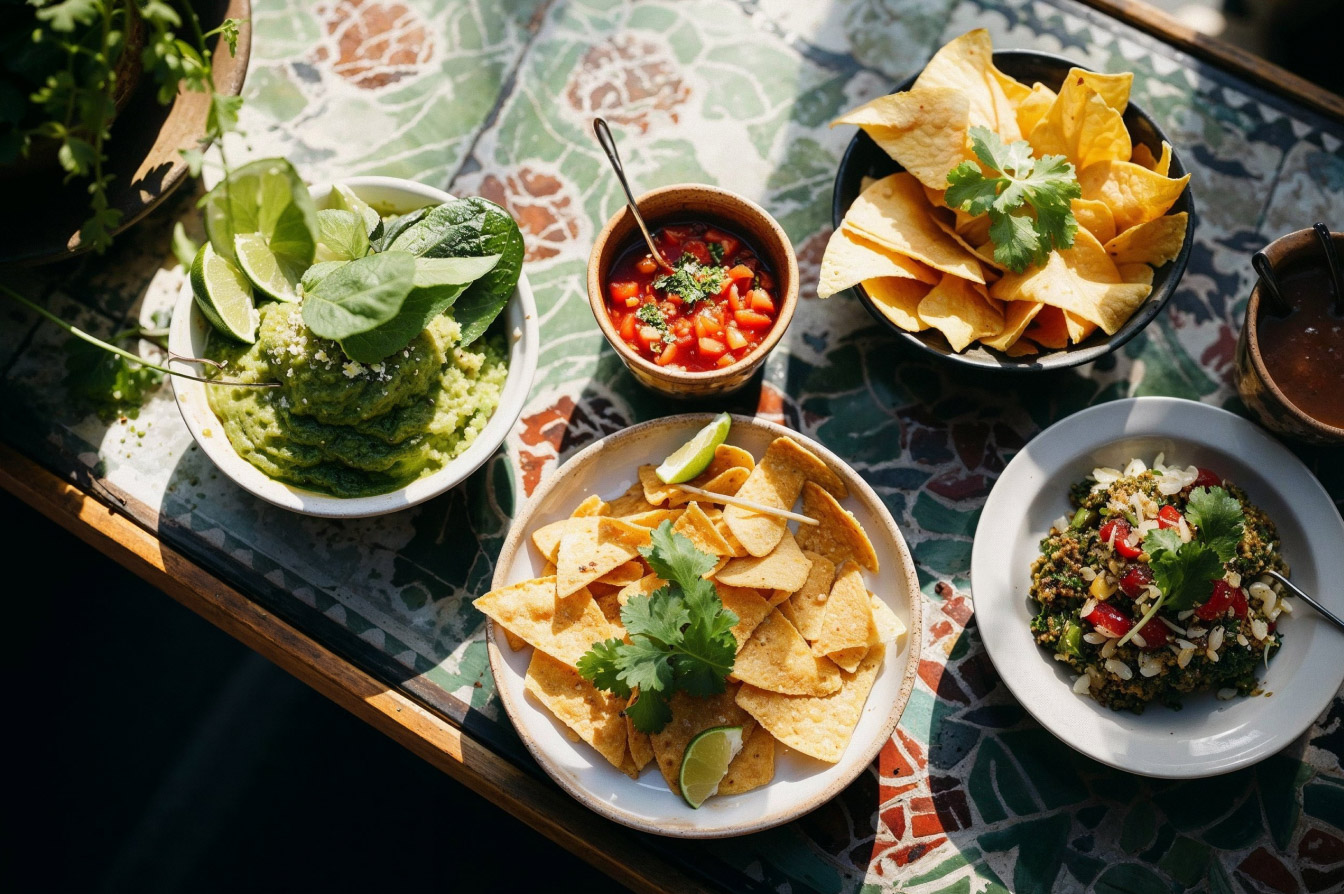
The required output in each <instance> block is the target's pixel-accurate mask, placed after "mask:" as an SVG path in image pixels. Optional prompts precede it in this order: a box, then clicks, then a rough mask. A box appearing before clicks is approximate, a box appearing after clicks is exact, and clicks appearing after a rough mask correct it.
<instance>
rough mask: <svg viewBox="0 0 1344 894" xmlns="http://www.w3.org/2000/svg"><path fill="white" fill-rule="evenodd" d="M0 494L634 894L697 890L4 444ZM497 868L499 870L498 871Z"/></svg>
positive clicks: (556, 793)
mask: <svg viewBox="0 0 1344 894" xmlns="http://www.w3.org/2000/svg"><path fill="white" fill-rule="evenodd" d="M0 488H3V489H4V490H6V491H8V492H9V493H10V494H12V495H13V496H14V497H16V498H17V499H19V500H21V501H23V502H24V503H26V504H27V505H29V506H31V507H32V508H34V509H36V510H37V511H38V512H40V513H42V514H43V515H44V516H46V517H47V518H49V519H51V520H52V521H54V522H56V523H57V524H59V525H60V526H61V527H63V528H65V529H66V530H67V531H69V532H70V533H72V534H74V535H75V536H77V537H78V538H79V539H80V540H82V541H84V542H85V543H87V544H89V545H90V546H92V547H94V548H95V549H97V550H98V551H99V552H101V553H103V554H104V555H106V556H108V557H109V558H111V559H113V560H114V561H116V562H117V563H118V564H120V565H122V566H123V567H125V568H126V569H128V570H130V571H132V572H134V573H135V574H137V575H138V576H139V577H141V578H142V579H144V580H145V581H146V582H148V583H150V584H152V585H154V586H155V587H157V588H158V589H160V590H162V591H163V592H164V593H166V594H168V595H169V596H171V597H172V598H173V599H174V600H176V601H177V602H179V603H181V604H182V605H184V606H186V607H187V608H189V609H191V610H192V611H194V612H195V613H196V614H198V615H200V616H201V617H202V618H204V619H205V620H207V621H209V622H210V623H212V624H214V625H215V626H216V627H218V628H219V629H220V630H222V631H224V632H225V633H227V634H229V635H230V636H232V637H233V638H234V639H236V640H238V641H239V642H241V643H242V644H243V645H245V646H247V647H248V648H250V649H252V650H253V651H255V652H257V653H258V654H260V655H261V656H262V657H264V658H266V659H268V660H269V661H271V662H273V663H274V664H276V665H277V666H278V667H280V668H281V669H283V670H285V671H287V672H288V673H290V674H292V675H293V676H295V677H296V678H298V679H299V680H301V681H302V682H304V683H306V684H307V685H308V686H310V687H312V688H313V689H314V690H316V691H317V692H319V693H321V694H322V695H324V696H326V697H327V698H329V699H331V701H333V702H335V703H336V704H338V705H340V706H341V707H342V708H345V709H346V710H347V711H349V712H350V713H351V714H353V715H355V716H356V717H358V718H360V719H361V720H363V721H365V722H366V723H368V724H369V725H370V726H373V727H374V728H375V729H378V730H379V731H381V732H382V733H384V734H385V735H387V736H388V737H389V738H391V739H393V740H394V741H396V742H397V743H399V744H400V745H402V746H404V747H405V748H406V749H408V750H409V751H411V752H412V753H414V754H416V755H418V756H419V757H421V758H423V759H424V760H426V761H428V762H429V763H430V764H432V765H433V766H435V767H437V768H438V769H440V770H442V771H443V772H445V773H447V774H448V775H449V776H451V777H452V778H453V779H455V780H457V781H458V782H460V783H462V784H463V785H465V786H466V787H467V788H470V789H471V790H472V791H474V792H475V793H476V794H478V795H480V796H481V797H483V798H486V799H487V800H489V801H491V802H492V803H494V804H496V805H498V806H500V807H502V808H503V809H505V810H507V811H508V812H509V813H510V814H512V815H513V816H514V817H516V818H517V819H519V820H521V821H522V822H524V823H526V824H527V825H529V826H531V827H532V828H533V829H535V830H537V831H538V832H540V833H541V834H543V835H545V836H546V837H547V838H549V839H551V840H552V841H554V842H556V843H557V844H559V845H560V846H562V847H564V848H565V849H566V850H569V851H570V852H572V853H574V854H575V855H576V856H578V857H580V858H582V859H583V860H585V861H587V862H588V863H589V864H591V865H592V866H594V867H596V868H597V869H600V870H601V871H603V872H605V873H607V874H608V875H610V876H611V877H612V878H613V879H615V880H617V881H619V882H621V883H622V884H624V885H627V886H629V887H631V888H633V889H635V890H638V891H656V892H668V891H678V892H679V891H686V892H693V891H701V890H703V886H702V885H700V884H699V883H698V882H696V881H694V880H693V879H691V878H690V877H689V876H687V875H685V874H684V873H682V872H681V871H680V870H678V869H677V868H675V867H674V866H673V865H671V864H670V863H667V862H666V861H664V860H661V859H660V858H658V857H655V856H652V855H650V854H649V853H648V852H647V851H646V850H644V849H642V848H639V847H638V846H637V844H635V843H634V842H632V841H630V840H628V839H626V838H625V837H624V836H623V835H621V834H619V832H618V834H616V835H613V834H612V831H613V830H612V827H611V825H610V824H609V823H607V821H605V820H603V819H601V818H600V817H597V816H595V815H594V814H592V813H591V812H589V811H588V810H586V809H584V808H583V807H581V806H580V805H578V804H575V803H574V801H573V800H572V799H570V798H569V797H568V796H567V795H565V794H564V793H563V792H562V791H560V790H559V789H558V788H554V787H552V786H549V785H547V784H545V783H542V782H540V781H538V780H537V779H535V778H533V777H531V776H529V775H527V774H525V773H523V772H522V771H521V770H519V769H517V768H516V767H514V766H513V765H512V764H509V763H508V762H507V761H505V760H504V759H503V758H501V757H500V756H499V755H497V754H495V753H494V752H493V751H491V750H490V749H488V748H486V747H485V746H484V745H482V744H481V743H479V742H477V741H476V740H475V739H473V738H472V737H471V736H470V735H468V734H466V733H464V732H463V731H462V730H461V729H459V728H458V727H457V726H455V725H453V724H452V723H450V722H449V721H448V720H447V719H446V718H444V717H442V716H440V715H439V714H437V713H435V712H433V711H431V710H430V709H429V708H427V707H425V706H424V705H422V704H420V703H419V702H416V701H413V700H412V699H410V698H408V697H406V696H405V695H403V694H401V693H399V692H396V691H393V690H391V689H389V687H388V685H387V684H385V683H382V682H381V681H379V680H377V679H376V678H374V677H372V676H370V675H369V674H367V673H365V672H364V671H362V670H360V669H359V668H357V667H355V666H354V665H352V664H350V663H349V662H348V661H346V660H344V659H342V658H340V657H339V656H337V655H336V654H334V653H332V652H331V651H330V650H328V649H326V648H325V647H323V646H322V645H321V644H319V643H318V642H317V641H315V640H313V639H311V638H310V637H308V636H306V635H305V634H303V633H302V632H300V631H299V630H298V629H296V628H294V627H292V626H290V625H289V624H287V623H285V622H284V621H282V620H280V619H279V618H276V617H275V616H274V615H271V614H270V613H268V612H266V611H265V610H263V609H262V608H261V607H260V606H258V605H256V604H255V603H253V602H252V601H251V600H249V599H248V598H247V597H246V596H244V595H243V594H242V593H240V592H238V591H237V590H235V589H233V588H232V587H230V586H228V585H227V584H225V583H223V582H222V581H220V580H219V579H218V578H216V577H214V576H213V575H211V574H209V573H208V572H206V571H205V570H204V569H202V568H201V567H200V566H198V565H196V564H195V563H194V562H192V561H190V560H189V559H187V558H186V557H185V556H183V555H181V554H180V553H178V552H176V551H175V550H173V549H171V548H170V547H167V546H165V545H164V544H162V543H161V542H160V541H159V540H158V539H157V538H156V537H154V535H152V534H151V533H149V532H148V531H145V530H144V529H143V528H141V527H140V526H139V525H137V524H135V523H134V522H133V521H131V520H130V519H128V518H127V517H126V516H125V515H123V514H121V513H119V512H115V511H113V510H112V509H110V508H109V507H108V506H107V505H105V504H103V503H100V502H99V501H97V500H95V499H93V498H92V497H90V496H89V495H87V494H86V493H84V492H83V491H82V490H80V489H79V488H77V487H75V486H74V485H72V484H69V483H67V482H65V481H62V480H61V479H60V478H58V477H57V476H56V475H55V474H53V473H52V472H50V471H48V470H47V469H45V468H43V467H41V466H39V465H38V464H37V463H35V462H33V461H32V460H30V459H28V458H27V457H25V456H23V455H22V454H20V453H18V452H17V451H16V450H14V449H13V448H12V447H10V446H9V445H7V444H3V443H0ZM501 869H503V867H501Z"/></svg>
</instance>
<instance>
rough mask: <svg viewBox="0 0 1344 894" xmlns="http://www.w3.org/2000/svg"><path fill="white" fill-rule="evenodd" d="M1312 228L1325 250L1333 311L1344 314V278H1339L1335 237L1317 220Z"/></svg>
mask: <svg viewBox="0 0 1344 894" xmlns="http://www.w3.org/2000/svg"><path fill="white" fill-rule="evenodd" d="M1312 229H1313V230H1315V231H1316V238H1317V239H1319V240H1320V243H1321V249H1322V250H1323V251H1324V252H1325V265H1326V266H1327V267H1328V268H1330V286H1331V288H1332V289H1333V290H1334V299H1335V301H1334V304H1335V308H1334V310H1335V313H1337V314H1344V279H1341V278H1340V273H1339V252H1337V251H1335V238H1334V237H1333V236H1331V235H1330V228H1329V227H1327V226H1326V225H1325V224H1323V223H1320V222H1317V223H1316V224H1314V225H1313V226H1312Z"/></svg>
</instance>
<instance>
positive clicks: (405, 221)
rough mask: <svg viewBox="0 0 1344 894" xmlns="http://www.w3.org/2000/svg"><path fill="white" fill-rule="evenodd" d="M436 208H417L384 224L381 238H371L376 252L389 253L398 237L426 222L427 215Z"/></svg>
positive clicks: (427, 206) (432, 206) (428, 206)
mask: <svg viewBox="0 0 1344 894" xmlns="http://www.w3.org/2000/svg"><path fill="white" fill-rule="evenodd" d="M435 207H436V206H434V205H426V206H425V207H424V208H417V209H415V210H414V211H409V212H407V213H406V214H403V215H401V216H400V217H394V218H392V219H391V220H389V221H386V222H385V223H384V224H383V232H382V234H381V235H379V236H372V235H370V236H369V239H370V241H371V242H372V243H373V250H374V251H387V250H388V249H389V248H391V247H392V243H393V242H395V241H397V237H398V236H400V235H401V234H402V233H404V232H406V231H407V230H408V229H410V228H411V227H412V226H414V225H415V224H418V223H419V222H420V221H422V220H424V217H425V215H426V214H428V213H429V212H430V211H432V210H434V208H435Z"/></svg>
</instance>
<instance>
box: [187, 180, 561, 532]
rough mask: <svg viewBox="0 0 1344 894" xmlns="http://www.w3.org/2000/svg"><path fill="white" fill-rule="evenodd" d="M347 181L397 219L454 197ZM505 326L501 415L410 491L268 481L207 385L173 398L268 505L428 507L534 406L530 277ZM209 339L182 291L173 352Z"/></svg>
mask: <svg viewBox="0 0 1344 894" xmlns="http://www.w3.org/2000/svg"><path fill="white" fill-rule="evenodd" d="M342 182H343V183H344V184H345V185H346V186H348V187H350V189H351V190H352V191H353V192H354V193H355V194H356V195H358V196H359V197H360V198H362V199H363V200H364V201H366V202H368V203H369V204H371V205H374V206H377V207H379V208H386V209H388V210H390V211H392V212H394V213H404V212H407V211H413V210H414V209H416V208H421V207H424V206H425V205H437V204H440V203H442V202H447V201H450V200H451V199H452V198H453V197H452V196H450V195H448V193H446V192H444V191H443V190H439V189H434V188H433V187H429V186H422V185H421V184H419V183H415V182H412V181H410V180H400V179H398V178H396V177H351V178H349V179H347V180H344V181H342ZM312 193H313V199H314V201H316V202H317V204H318V207H321V206H322V204H323V203H324V202H325V200H326V198H327V196H328V195H329V194H330V193H331V187H330V186H327V187H323V188H316V189H314V190H313V191H312ZM504 320H505V323H506V324H507V327H508V331H509V375H508V379H507V380H506V381H505V383H504V391H503V393H502V394H501V395H500V399H499V406H498V407H497V408H496V409H495V415H494V416H492V417H491V418H490V421H489V422H488V423H486V426H485V428H484V429H483V430H482V431H481V433H480V435H479V436H477V438H476V440H475V441H473V442H472V444H471V446H470V447H468V448H467V449H466V450H465V451H463V453H462V454H461V455H460V456H458V457H457V458H456V459H454V460H453V461H452V462H450V463H448V464H447V465H445V466H444V467H443V468H442V469H439V470H438V471H437V472H434V473H433V474H431V475H427V476H425V477H424V478H418V479H416V480H415V481H412V482H411V483H410V484H408V485H406V486H405V487H402V488H398V489H397V490H394V491H389V492H388V493H385V494H377V495H375V496H372V497H333V496H328V495H326V494H319V493H316V492H314V491H310V490H304V489H303V488H298V487H293V486H291V485H288V484H285V483H283V482H280V481H276V480H275V479H273V478H269V477H267V476H266V474H265V473H263V472H262V471H261V470H260V469H258V468H257V467H256V466H254V465H252V464H251V463H249V462H248V461H247V460H245V459H243V458H242V457H241V456H239V455H238V453H237V452H236V451H235V450H234V449H233V445H232V444H230V443H229V439H228V438H227V437H226V436H225V435H224V427H223V426H222V425H220V423H219V419H218V418H217V417H216V416H215V412H214V411H213V410H211V409H210V405H209V403H207V401H206V397H205V390H206V386H205V385H203V384H202V383H200V382H193V381H192V380H190V379H183V378H179V377H177V376H173V377H172V380H173V393H174V394H175V395H176V396H177V406H178V409H179V410H181V411H182V418H183V420H184V421H185V422H186V423H187V428H188V429H190V430H191V435H192V437H193V438H195V439H196V443H197V444H199V445H200V448H201V450H203V451H205V455H206V456H208V457H210V459H211V460H213V461H214V463H215V465H217V466H219V469H220V471H221V472H223V473H224V474H225V475H227V476H229V478H230V479H232V480H233V482H234V483H235V484H237V485H238V486H239V487H241V488H243V489H244V490H246V491H249V492H250V493H252V494H255V495H256V496H258V497H261V498H262V499H263V500H265V501H266V502H268V503H274V504H275V505H276V506H281V507H283V508H285V509H292V510H293V511H295V512H301V513H303V514H304V515H317V516H323V517H326V518H361V517H363V516H369V515H383V514H385V513H388V512H396V511H397V510H398V509H405V508H407V507H408V506H414V505H416V504H417V503H423V502H424V501H425V500H428V499H430V498H431V497H437V496H438V495H439V494H441V493H443V492H444V491H446V490H448V489H449V488H451V487H454V486H456V485H457V484H458V483H460V482H461V481H462V480H463V479H464V478H466V477H467V476H468V475H470V474H471V473H472V472H474V471H476V470H477V469H478V468H480V466H481V465H482V464H483V463H484V462H485V461H486V460H487V459H489V458H490V455H491V454H493V453H494V452H495V450H496V449H497V448H498V447H499V445H500V444H502V443H504V438H505V437H507V436H508V434H509V431H510V430H511V429H512V428H513V426H514V424H515V423H516V422H517V421H518V417H519V416H520V415H522V412H523V402H524V401H525V400H526V399H527V393H528V391H530V390H531V388H532V379H533V377H534V376H535V375H536V371H537V353H538V350H539V348H538V345H539V342H538V332H537V306H536V302H535V301H533V299H532V287H531V285H529V284H528V281H527V274H526V273H524V274H522V275H521V276H519V277H518V288H517V289H516V290H515V291H514V293H513V297H512V298H510V299H509V303H508V304H507V305H506V306H505V308H504ZM209 335H210V324H209V322H207V321H206V319H205V315H204V314H202V313H201V312H200V309H199V308H198V307H197V306H196V302H195V301H193V300H192V296H191V286H190V284H188V285H186V286H185V287H184V288H183V289H182V293H181V294H180V295H179V296H178V299H177V304H176V306H175V307H174V308H173V322H172V326H171V327H170V329H169V331H168V348H169V350H171V351H172V352H173V353H174V354H179V355H181V356H183V357H204V356H205V343H206V339H207V338H208V337H209ZM184 368H186V367H185V366H184Z"/></svg>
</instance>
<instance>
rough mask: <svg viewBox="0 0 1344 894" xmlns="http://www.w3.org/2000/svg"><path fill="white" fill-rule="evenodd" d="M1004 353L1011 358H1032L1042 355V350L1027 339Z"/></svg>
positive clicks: (1012, 345)
mask: <svg viewBox="0 0 1344 894" xmlns="http://www.w3.org/2000/svg"><path fill="white" fill-rule="evenodd" d="M1004 353H1005V354H1007V355H1008V356H1009V357H1030V356H1032V355H1034V354H1039V353H1041V349H1040V348H1038V347H1036V345H1035V344H1033V343H1032V342H1030V341H1028V340H1026V339H1025V338H1020V339H1018V340H1017V341H1015V342H1013V343H1012V344H1011V345H1009V346H1008V347H1007V348H1005V349H1004Z"/></svg>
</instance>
